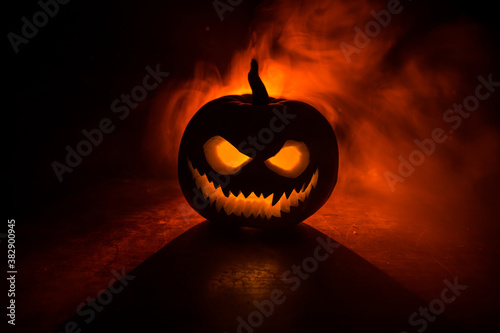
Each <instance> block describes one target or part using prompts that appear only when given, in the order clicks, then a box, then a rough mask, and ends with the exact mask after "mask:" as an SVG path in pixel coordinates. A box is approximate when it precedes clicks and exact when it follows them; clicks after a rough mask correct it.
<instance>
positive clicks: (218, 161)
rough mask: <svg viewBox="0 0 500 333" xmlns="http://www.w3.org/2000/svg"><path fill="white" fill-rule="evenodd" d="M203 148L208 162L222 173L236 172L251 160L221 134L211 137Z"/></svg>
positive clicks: (230, 173)
mask: <svg viewBox="0 0 500 333" xmlns="http://www.w3.org/2000/svg"><path fill="white" fill-rule="evenodd" d="M203 150H204V152H205V157H206V159H207V162H208V164H210V166H211V167H212V169H214V171H216V172H218V173H219V174H221V175H232V174H235V173H236V172H238V171H239V170H240V169H241V168H242V167H243V166H245V165H246V164H247V163H248V162H250V160H251V158H250V157H248V156H247V155H245V154H242V153H240V152H239V151H238V149H237V148H236V147H235V146H233V145H232V144H231V143H229V141H227V140H226V139H224V138H223V137H221V136H219V135H216V136H214V137H212V138H211V139H209V140H208V141H207V142H206V143H205V144H204V145H203Z"/></svg>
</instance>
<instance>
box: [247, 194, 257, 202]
mask: <svg viewBox="0 0 500 333" xmlns="http://www.w3.org/2000/svg"><path fill="white" fill-rule="evenodd" d="M258 198H259V197H258V196H257V195H255V193H254V192H252V193H250V194H249V195H248V197H247V199H249V200H257V199H258Z"/></svg>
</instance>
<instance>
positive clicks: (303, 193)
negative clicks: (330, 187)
mask: <svg viewBox="0 0 500 333" xmlns="http://www.w3.org/2000/svg"><path fill="white" fill-rule="evenodd" d="M305 186H306V184H304V185H302V188H301V189H300V191H299V200H300V201H302V202H304V201H306V198H307V194H306V191H305V190H304V187H305Z"/></svg>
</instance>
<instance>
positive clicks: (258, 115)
mask: <svg viewBox="0 0 500 333" xmlns="http://www.w3.org/2000/svg"><path fill="white" fill-rule="evenodd" d="M248 80H249V83H250V86H251V88H252V95H250V94H246V95H241V96H236V95H232V96H224V97H221V98H218V99H216V100H213V101H211V102H209V103H207V104H205V105H204V106H203V107H202V108H201V109H200V110H199V111H198V112H197V113H196V114H195V115H194V116H193V118H192V119H191V121H190V122H189V124H188V126H187V127H186V130H185V132H184V135H183V137H182V140H181V145H180V150H179V160H178V161H179V162H178V176H179V182H180V185H181V188H182V191H183V193H184V196H185V197H186V199H187V201H188V202H189V204H190V205H191V206H192V207H193V208H194V209H195V210H196V211H197V212H198V213H200V214H201V215H202V216H203V217H205V218H207V219H208V220H211V221H214V222H221V223H228V224H230V225H235V226H248V227H258V228H274V227H282V226H287V225H291V224H296V223H299V222H301V221H303V220H304V219H306V218H307V217H309V216H310V215H312V214H313V213H314V212H316V211H317V210H318V209H319V208H320V207H321V206H322V205H323V204H324V203H325V202H326V200H327V199H328V198H329V196H330V194H331V192H332V191H333V188H334V187H335V184H336V182H337V172H338V147H337V140H336V137H335V134H334V132H333V129H332V127H331V126H330V124H329V123H328V121H327V120H326V119H325V118H324V117H323V116H322V115H321V114H320V113H319V112H318V111H317V110H316V109H315V108H313V107H312V106H310V105H308V104H306V103H303V102H299V101H291V100H285V99H275V98H269V97H268V94H267V91H266V88H265V86H264V84H263V83H262V81H261V80H260V78H259V75H258V64H257V62H256V61H255V60H253V61H252V64H251V70H250V72H249V74H248Z"/></svg>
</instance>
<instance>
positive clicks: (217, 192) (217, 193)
mask: <svg viewBox="0 0 500 333" xmlns="http://www.w3.org/2000/svg"><path fill="white" fill-rule="evenodd" d="M220 197H222V190H221V189H220V187H219V188H217V189H215V191H213V192H212V193H211V194H210V196H209V197H208V199H209V200H210V205H212V204H213V203H214V201H215V200H216V199H217V198H220Z"/></svg>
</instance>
